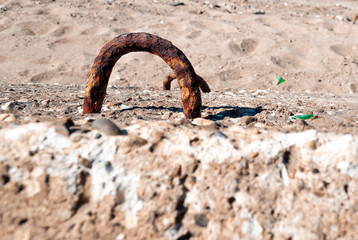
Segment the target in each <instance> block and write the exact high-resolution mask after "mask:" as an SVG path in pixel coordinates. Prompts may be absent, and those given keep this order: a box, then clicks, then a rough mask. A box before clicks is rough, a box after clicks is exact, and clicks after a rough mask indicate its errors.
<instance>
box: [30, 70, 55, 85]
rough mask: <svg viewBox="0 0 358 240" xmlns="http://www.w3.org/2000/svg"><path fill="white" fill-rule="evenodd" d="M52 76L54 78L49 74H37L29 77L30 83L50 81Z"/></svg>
mask: <svg viewBox="0 0 358 240" xmlns="http://www.w3.org/2000/svg"><path fill="white" fill-rule="evenodd" d="M53 76H54V74H53V73H51V72H43V73H39V74H36V75H35V76H33V77H31V79H30V82H33V83H40V82H45V81H47V80H50V79H52V78H53Z"/></svg>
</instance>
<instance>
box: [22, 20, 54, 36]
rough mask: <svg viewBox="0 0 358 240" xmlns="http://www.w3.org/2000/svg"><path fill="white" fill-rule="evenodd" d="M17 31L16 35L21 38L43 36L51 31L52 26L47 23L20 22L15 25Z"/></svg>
mask: <svg viewBox="0 0 358 240" xmlns="http://www.w3.org/2000/svg"><path fill="white" fill-rule="evenodd" d="M16 28H17V29H18V33H19V34H20V35H22V36H35V35H43V34H46V33H48V32H49V31H51V29H53V24H51V23H49V22H35V21H28V22H21V23H18V24H17V25H16Z"/></svg>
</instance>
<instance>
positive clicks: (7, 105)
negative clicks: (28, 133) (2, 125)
mask: <svg viewBox="0 0 358 240" xmlns="http://www.w3.org/2000/svg"><path fill="white" fill-rule="evenodd" d="M15 106H16V102H14V101H10V102H7V103H5V104H4V105H2V106H1V110H11V109H13V108H14V107H15Z"/></svg>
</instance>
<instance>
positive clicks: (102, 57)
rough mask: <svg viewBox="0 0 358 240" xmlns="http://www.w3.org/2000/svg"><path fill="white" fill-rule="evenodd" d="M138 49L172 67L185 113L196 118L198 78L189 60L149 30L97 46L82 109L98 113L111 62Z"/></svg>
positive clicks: (125, 35) (111, 66)
mask: <svg viewBox="0 0 358 240" xmlns="http://www.w3.org/2000/svg"><path fill="white" fill-rule="evenodd" d="M139 51H143V52H149V53H153V54H155V55H158V56H159V57H161V58H162V59H163V60H164V61H165V62H166V63H167V64H168V65H169V66H170V67H171V68H172V70H173V71H174V75H173V76H175V78H177V79H178V83H179V86H180V91H181V97H182V102H183V111H184V114H185V116H186V117H187V118H190V119H194V118H198V117H200V115H201V114H200V111H201V96H200V90H199V83H198V79H199V78H200V77H198V76H197V75H196V73H195V71H194V68H193V67H192V65H191V63H190V62H189V60H188V59H187V57H186V56H185V55H184V53H183V52H182V51H181V50H180V49H178V48H177V47H175V46H174V45H173V44H172V43H171V42H170V41H168V40H165V39H163V38H160V37H158V36H155V35H152V34H149V33H130V34H123V35H119V36H118V37H116V38H114V39H113V40H112V41H110V42H108V43H107V44H106V45H105V46H104V47H103V48H102V49H101V51H100V53H99V54H98V56H97V57H96V59H95V60H94V64H93V66H92V68H91V70H90V72H89V75H88V81H87V85H86V89H85V99H84V104H83V112H84V113H99V112H101V108H102V103H103V100H104V97H105V95H106V89H107V85H108V81H109V76H110V75H111V72H112V69H113V67H114V65H115V63H116V62H117V61H118V60H119V58H121V57H122V56H123V55H125V54H127V53H130V52H139ZM200 79H201V78H200ZM204 82H205V81H204ZM201 84H202V83H201ZM207 87H208V86H207ZM169 88H170V82H169ZM202 89H203V88H202Z"/></svg>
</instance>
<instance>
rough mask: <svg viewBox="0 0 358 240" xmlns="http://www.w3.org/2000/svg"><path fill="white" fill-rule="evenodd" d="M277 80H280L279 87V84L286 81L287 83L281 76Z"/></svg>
mask: <svg viewBox="0 0 358 240" xmlns="http://www.w3.org/2000/svg"><path fill="white" fill-rule="evenodd" d="M277 80H278V83H277V85H279V84H281V83H283V82H284V81H286V80H285V79H283V78H282V77H281V76H278V77H277Z"/></svg>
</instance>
